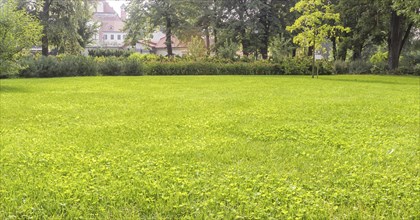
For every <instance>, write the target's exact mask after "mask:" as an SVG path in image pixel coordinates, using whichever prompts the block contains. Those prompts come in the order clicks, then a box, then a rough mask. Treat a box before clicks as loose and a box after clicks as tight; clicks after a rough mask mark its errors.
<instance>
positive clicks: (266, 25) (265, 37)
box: [260, 2, 270, 60]
mask: <svg viewBox="0 0 420 220" xmlns="http://www.w3.org/2000/svg"><path fill="white" fill-rule="evenodd" d="M265 5H266V6H267V7H263V8H262V9H261V14H260V23H261V25H262V26H263V33H262V39H261V47H260V53H261V56H262V58H263V59H264V60H266V59H268V44H269V43H270V42H269V41H270V21H269V19H268V7H269V5H268V2H265Z"/></svg>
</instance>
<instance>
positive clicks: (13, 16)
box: [0, 0, 42, 74]
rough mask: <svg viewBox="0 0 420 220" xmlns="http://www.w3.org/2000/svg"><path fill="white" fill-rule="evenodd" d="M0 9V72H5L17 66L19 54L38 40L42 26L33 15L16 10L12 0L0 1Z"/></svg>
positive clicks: (13, 69) (12, 70)
mask: <svg viewBox="0 0 420 220" xmlns="http://www.w3.org/2000/svg"><path fill="white" fill-rule="evenodd" d="M0 10H1V13H0V72H1V73H2V74H4V73H6V74H7V73H11V72H14V71H15V70H16V69H17V68H19V66H18V64H17V63H16V60H17V59H18V58H19V56H20V55H22V53H23V52H24V51H25V50H28V49H30V48H31V47H32V46H33V45H35V44H37V43H38V42H39V40H40V38H41V30H42V27H41V25H40V23H39V21H38V20H37V19H36V18H35V17H34V16H31V15H30V14H28V13H27V12H26V11H24V10H18V9H17V5H16V4H15V1H14V0H6V1H0Z"/></svg>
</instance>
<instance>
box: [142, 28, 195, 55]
mask: <svg viewBox="0 0 420 220" xmlns="http://www.w3.org/2000/svg"><path fill="white" fill-rule="evenodd" d="M136 51H137V52H139V53H146V54H147V53H153V54H156V55H162V56H166V55H167V54H168V53H167V48H166V36H165V34H164V33H162V32H160V31H159V32H155V33H153V38H152V39H150V40H140V41H139V42H138V43H137V44H136ZM172 53H173V54H174V55H178V56H183V55H186V54H187V53H188V47H187V45H186V44H185V43H183V42H181V41H180V40H179V39H178V38H177V37H176V36H172Z"/></svg>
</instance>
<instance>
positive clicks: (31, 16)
mask: <svg viewBox="0 0 420 220" xmlns="http://www.w3.org/2000/svg"><path fill="white" fill-rule="evenodd" d="M95 4H96V1H93V0H74V1H61V0H60V1H59V0H31V1H28V0H1V1H0V6H1V8H2V11H3V13H0V20H1V22H0V24H1V25H0V33H1V34H2V36H5V39H6V40H3V41H1V42H0V43H1V44H2V45H1V51H0V59H1V61H2V65H0V69H1V71H2V73H1V74H2V75H6V72H14V73H16V72H17V70H19V69H20V68H25V66H18V65H16V64H18V63H19V62H16V61H17V60H19V59H20V57H22V56H24V55H25V51H28V50H27V49H29V48H30V47H31V45H34V44H38V45H41V46H42V55H44V56H48V55H49V51H51V50H54V51H55V53H56V54H74V55H75V54H80V51H81V50H82V49H83V48H85V47H86V46H87V45H88V44H89V43H90V42H91V41H92V36H93V35H94V34H95V32H96V30H97V27H98V24H95V23H92V22H91V20H92V14H93V10H94V7H95ZM6 6H7V7H6ZM419 8H420V0H373V1H372V0H235V1H231V0H147V1H146V0H131V1H130V3H129V5H128V7H127V11H128V13H129V15H130V16H129V19H128V20H127V22H126V27H125V29H126V31H127V32H128V37H127V39H126V41H127V43H131V44H132V45H134V44H135V43H136V42H138V40H139V39H144V38H147V37H148V36H150V33H152V32H153V31H156V30H158V29H160V30H162V31H164V32H165V34H166V36H167V39H171V36H172V35H176V36H178V37H179V38H180V39H181V40H183V41H184V42H190V43H189V46H188V47H189V49H190V53H189V55H190V56H192V57H199V58H201V57H205V56H216V57H219V58H224V59H230V60H237V59H238V56H240V57H242V59H249V60H270V62H283V61H284V60H290V58H291V57H294V58H296V59H303V60H307V59H312V62H313V64H312V67H311V70H313V71H315V69H316V68H315V67H314V66H315V54H316V53H317V54H320V53H322V54H324V55H325V54H327V55H325V58H326V59H328V60H329V61H331V62H332V63H331V65H335V64H334V62H335V63H343V62H345V65H346V66H352V65H356V64H360V63H364V64H366V65H368V66H370V68H367V67H366V69H374V70H375V71H374V72H385V71H392V72H399V73H401V72H402V73H411V72H415V71H417V70H418V69H420V67H419V65H420V64H419V62H418V60H419V56H420V54H419V52H418V51H420V43H419V41H420V30H419V28H418V27H419V24H420V14H419ZM19 13H20V14H19ZM12 14H19V16H20V17H21V19H17V20H13V21H12V20H11V19H10V18H11V17H13V16H10V15H12ZM11 26H14V27H16V28H10V27H11ZM26 27H28V28H32V29H34V30H35V29H36V30H37V31H32V33H30V34H28V32H30V31H26V32H23V31H21V30H24V29H25V28H26ZM38 27H41V31H39V28H38ZM37 37H38V38H39V39H38V43H36V42H35V39H34V38H37ZM201 38H202V39H204V40H198V41H197V39H201ZM199 41H202V42H199ZM23 42H25V43H23ZM203 42H204V43H203ZM28 43H30V44H28ZM10 45H12V47H16V48H18V49H16V48H12V47H11V46H10ZM166 47H167V53H168V56H169V57H171V56H173V51H172V41H171V40H167V42H166ZM25 49H26V50H25ZM101 54H102V55H101ZM129 54H130V53H126V52H124V53H121V54H120V55H121V56H129ZM90 55H91V56H95V57H98V56H113V55H114V54H113V53H108V52H106V51H105V52H104V51H91V52H90ZM366 65H365V66H366ZM370 72H372V71H371V70H370ZM313 73H314V72H313Z"/></svg>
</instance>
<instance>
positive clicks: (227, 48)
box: [217, 40, 239, 60]
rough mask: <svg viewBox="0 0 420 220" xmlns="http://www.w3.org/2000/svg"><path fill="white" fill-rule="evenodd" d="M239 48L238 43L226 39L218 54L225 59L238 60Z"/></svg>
mask: <svg viewBox="0 0 420 220" xmlns="http://www.w3.org/2000/svg"><path fill="white" fill-rule="evenodd" d="M238 48H239V45H238V44H237V43H234V42H232V40H228V41H225V43H224V44H223V46H222V47H219V48H218V50H217V55H218V56H219V57H220V58H223V59H229V60H236V59H237V58H238V55H236V51H238Z"/></svg>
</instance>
